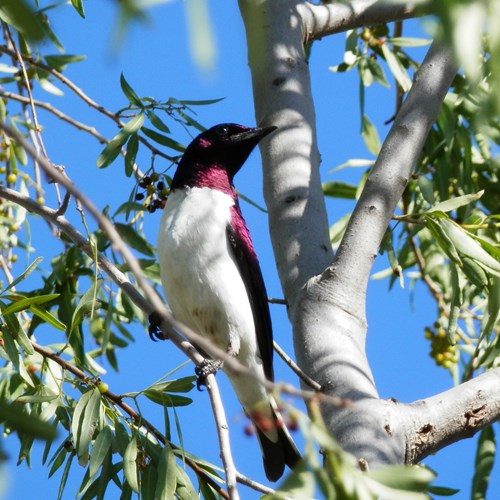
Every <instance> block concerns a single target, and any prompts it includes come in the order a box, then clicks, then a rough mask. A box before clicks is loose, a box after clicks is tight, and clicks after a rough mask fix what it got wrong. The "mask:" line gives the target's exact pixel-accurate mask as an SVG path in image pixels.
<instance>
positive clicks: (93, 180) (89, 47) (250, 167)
mask: <svg viewBox="0 0 500 500" xmlns="http://www.w3.org/2000/svg"><path fill="white" fill-rule="evenodd" d="M40 3H41V4H43V5H45V4H47V3H48V2H40ZM183 6H184V4H183V2H180V1H173V2H171V3H169V4H166V5H162V6H159V7H156V8H155V9H153V10H152V11H151V19H150V22H149V23H146V24H141V25H134V26H132V27H131V29H130V30H129V31H128V33H127V36H126V38H125V42H124V43H123V45H122V46H121V47H120V48H119V50H118V51H116V52H113V50H112V48H111V47H112V30H113V26H114V22H115V21H116V12H115V9H114V3H113V2H95V1H94V2H92V1H89V2H85V9H86V14H87V19H86V20H82V19H80V18H79V17H78V16H77V14H76V13H75V12H74V10H73V9H72V8H71V7H70V6H68V7H65V8H58V9H55V10H54V11H51V13H50V14H51V16H52V17H51V19H52V21H53V28H54V30H55V32H56V33H57V34H58V36H59V37H60V39H61V41H62V43H63V45H64V46H65V47H66V51H67V52H68V53H70V54H86V55H87V59H86V60H85V61H84V62H80V63H78V64H75V65H72V66H71V67H70V69H69V71H68V73H67V74H68V76H69V77H70V78H71V79H72V80H73V81H74V82H75V83H76V84H77V85H78V86H79V87H81V88H82V89H84V90H85V92H86V93H87V94H88V95H90V96H91V97H92V98H93V99H94V100H96V101H97V102H98V103H100V104H102V105H103V106H105V107H106V108H108V109H110V110H113V111H115V110H118V109H120V108H122V107H124V106H125V105H126V100H125V98H124V96H123V95H122V93H121V90H120V85H119V76H120V73H121V72H123V73H124V74H125V76H126V78H127V79H128V81H129V82H130V84H131V85H132V86H133V87H134V89H135V90H136V92H137V93H138V94H139V95H141V96H144V95H149V96H153V97H155V98H157V99H159V100H163V99H167V98H168V97H176V98H178V99H213V98H219V97H224V100H223V101H222V102H220V103H218V104H216V105H213V106H204V107H200V108H198V109H197V111H198V118H199V121H200V122H201V123H202V124H204V125H205V126H207V127H208V126H211V125H213V124H216V123H220V122H237V123H241V124H244V125H253V124H254V123H255V118H254V114H253V104H252V92H251V83H250V74H249V70H248V66H247V54H246V46H245V35H244V29H243V25H242V22H241V19H240V17H239V13H238V9H237V2H216V1H213V0H211V1H209V7H210V13H211V17H212V21H213V28H214V35H215V39H216V44H217V64H216V68H215V70H214V71H213V72H212V73H210V74H207V73H203V72H202V71H200V70H199V68H197V67H196V65H195V64H194V63H193V62H192V58H191V55H190V53H189V49H188V35H187V32H186V25H185V14H184V7H183ZM418 26H419V25H418V23H416V22H413V23H409V27H408V28H405V29H408V30H409V32H411V33H413V34H415V33H416V32H418V30H419V28H418ZM343 46H344V35H342V34H341V35H337V36H335V37H333V38H329V39H324V40H323V41H320V42H317V43H315V44H314V47H313V52H312V57H311V61H310V68H311V74H312V87H313V92H314V98H315V103H316V112H317V119H318V137H319V147H320V151H321V156H322V166H321V173H322V178H323V180H333V179H336V180H347V181H351V182H353V181H355V180H356V179H357V178H358V176H359V172H358V171H356V170H350V169H347V170H343V171H341V172H338V173H335V174H332V173H330V171H331V169H332V168H334V167H335V166H338V165H340V164H342V163H344V162H345V161H347V160H348V159H350V158H372V156H371V155H370V153H369V152H368V151H367V150H366V148H365V146H364V144H363V141H362V139H361V138H360V136H359V128H360V118H359V98H358V80H357V76H356V75H355V74H336V73H332V72H331V71H329V70H328V67H329V66H332V65H335V64H338V63H340V62H341V60H342V54H343ZM55 52H56V50H55V48H54V53H55ZM413 53H414V54H415V57H418V54H420V53H421V52H417V51H414V52H413ZM391 81H392V79H391ZM64 91H65V96H64V97H58V98H54V97H52V96H50V95H48V94H46V93H45V92H44V91H42V90H41V89H39V88H37V89H36V90H35V95H36V97H37V98H39V99H40V100H44V101H48V100H51V101H53V102H54V104H55V105H56V107H59V108H60V109H62V110H63V111H65V112H66V113H68V114H70V115H71V116H74V117H75V118H77V119H79V120H80V121H82V122H85V123H87V124H95V125H96V127H97V128H98V129H99V131H100V132H101V133H103V134H104V135H105V136H107V137H112V136H113V135H115V134H116V132H117V130H116V128H115V126H114V125H113V124H112V123H111V122H109V121H106V120H105V119H103V118H102V117H101V116H100V115H98V114H97V113H96V112H95V111H94V110H92V109H90V108H89V107H88V106H86V105H85V104H83V103H81V102H79V101H78V100H77V99H75V98H74V97H73V96H72V95H71V93H70V92H69V91H67V90H66V89H64ZM366 110H367V114H368V115H369V117H370V118H371V119H372V121H374V122H375V123H376V124H377V126H379V133H380V134H381V136H383V135H385V133H387V131H388V127H387V126H384V125H383V122H384V121H386V120H387V119H389V118H390V117H391V116H392V115H393V111H394V97H393V94H392V93H391V92H390V91H387V90H385V89H382V88H373V89H370V90H369V92H368V94H367V101H366ZM39 118H40V121H41V123H42V125H43V126H44V137H45V141H46V146H47V149H48V153H49V156H50V158H51V160H52V161H53V162H54V163H55V164H61V165H64V166H65V167H66V169H67V172H68V175H69V176H70V177H71V178H72V179H73V181H74V182H75V183H76V184H77V186H79V188H80V189H81V190H83V191H84V192H85V193H86V194H87V195H89V196H90V197H91V199H92V200H93V201H94V202H95V203H96V204H97V205H98V206H99V207H101V208H104V207H105V206H106V205H107V204H109V205H110V206H111V207H114V208H116V207H117V206H118V205H119V204H120V203H121V202H123V201H125V200H126V199H127V198H128V196H129V193H130V191H131V190H132V188H133V184H132V183H133V181H132V179H126V178H125V177H124V176H123V174H122V172H123V164H122V162H121V161H120V160H118V161H117V162H116V164H113V165H112V166H110V167H109V168H108V169H107V170H105V171H98V170H97V169H96V166H95V161H96V158H97V156H98V155H99V152H100V150H101V149H102V146H100V145H99V144H98V143H97V141H96V140H95V139H93V138H92V137H90V136H87V135H86V134H84V133H83V132H78V131H75V130H73V129H71V128H69V127H68V126H66V125H63V124H61V122H59V121H57V119H55V118H54V117H52V116H50V115H48V114H46V113H43V112H40V115H39ZM172 128H173V130H174V131H176V132H178V134H177V135H176V136H175V137H176V138H177V139H182V140H183V142H184V143H187V142H189V140H190V138H189V137H188V136H187V134H186V133H185V132H184V131H183V130H182V129H180V128H179V127H175V126H174V127H172ZM141 161H142V162H143V165H144V167H143V169H144V170H145V169H146V168H147V165H148V164H149V157H148V155H147V154H143V156H142V157H141ZM259 161H260V158H259V154H258V152H255V153H253V154H252V156H251V158H250V159H249V161H248V162H247V164H246V166H245V167H244V169H243V170H242V171H241V172H240V173H239V174H238V176H237V178H236V186H237V188H238V189H239V190H240V191H241V192H243V193H244V194H245V195H247V196H249V197H251V198H252V199H253V200H254V201H256V202H257V203H259V204H261V205H262V204H263V199H262V192H261V181H262V178H261V172H260V166H259ZM160 165H161V160H160V161H158V163H157V168H159V167H160ZM166 166H167V165H165V167H166ZM47 200H48V202H49V204H50V203H52V204H53V203H55V200H54V198H53V196H52V195H51V194H50V193H48V194H47ZM327 204H328V209H329V218H330V223H333V222H334V221H335V220H337V219H338V218H339V217H340V216H342V215H344V214H345V213H346V212H347V211H349V210H350V208H351V206H352V205H351V204H350V203H347V202H337V201H335V202H333V201H331V200H328V201H327ZM242 208H243V212H244V216H245V217H246V219H247V222H248V225H249V227H250V231H251V233H252V236H253V239H254V243H255V246H256V250H257V253H258V255H259V258H260V260H261V265H262V268H263V273H264V277H265V280H266V284H267V288H268V292H269V295H270V296H272V297H281V291H280V286H279V282H278V279H277V273H276V270H275V267H274V258H273V256H272V252H271V245H270V242H269V234H268V230H267V225H266V218H265V214H263V213H262V212H260V211H258V210H257V209H255V208H254V207H252V206H251V205H249V204H246V203H243V205H242ZM71 211H73V212H72V217H73V219H76V218H75V217H74V215H75V212H74V206H72V207H71V208H70V212H71ZM159 217H160V214H159V213H155V214H152V215H148V216H147V217H146V221H145V231H146V234H147V235H148V238H149V239H150V241H151V242H152V243H153V244H155V243H156V227H157V224H158V222H159ZM34 229H35V230H34V234H33V236H32V240H33V241H32V245H33V246H34V247H35V248H36V250H37V253H36V254H37V255H38V254H40V255H43V256H44V257H45V262H46V263H48V262H50V259H51V258H52V256H53V255H55V254H57V253H58V252H59V251H60V250H61V246H60V245H59V244H58V243H56V242H54V241H53V239H52V238H51V237H50V234H49V232H48V230H47V228H46V226H44V225H43V224H38V225H34ZM20 260H21V261H23V259H20ZM23 264H25V263H24V262H20V264H19V267H18V268H17V269H16V270H15V273H14V274H16V272H17V273H19V272H21V270H22V268H23ZM46 265H47V264H46ZM386 266H387V262H386V259H385V257H381V258H379V259H378V261H377V264H376V270H380V269H383V268H385V267H386ZM42 267H43V265H42ZM33 279H38V280H39V279H40V277H38V278H37V277H36V276H35V277H33ZM409 285H410V282H409V280H407V287H406V288H405V289H404V290H401V289H400V288H399V287H397V286H395V287H394V289H393V290H392V291H391V292H389V291H388V283H387V282H386V281H371V282H370V285H369V293H368V306H367V307H368V311H367V313H368V321H369V332H368V340H367V343H368V356H369V360H370V362H371V365H372V369H373V372H374V375H375V379H376V382H377V384H378V388H379V391H380V394H381V396H382V397H384V398H387V397H395V398H396V399H398V400H401V401H403V402H411V401H414V400H416V399H420V398H424V397H426V396H430V395H433V394H435V393H437V392H440V391H444V390H446V389H448V388H450V387H451V386H452V379H451V377H450V376H449V375H448V373H447V372H446V371H445V370H444V369H442V368H437V367H436V366H435V363H434V361H433V360H432V359H431V358H430V357H429V355H428V352H429V345H428V342H427V341H426V340H425V339H424V327H425V326H427V325H430V324H432V322H433V320H434V315H435V310H434V307H435V306H434V304H433V302H432V301H431V300H430V298H429V297H428V295H427V293H426V291H425V290H424V288H423V286H421V285H417V287H416V289H415V290H412V289H411V287H410V286H409ZM271 308H272V309H271V312H272V316H273V323H274V331H275V337H276V340H277V341H278V342H279V343H280V344H281V345H282V346H283V347H285V349H286V350H287V351H288V352H293V351H292V347H291V338H290V335H291V332H290V326H289V324H288V322H287V319H286V314H285V311H284V308H283V306H278V305H273V306H271ZM134 334H135V337H136V342H135V344H133V345H132V346H131V347H130V348H128V349H126V350H125V351H124V352H123V355H121V354H120V358H119V363H120V372H119V373H118V374H116V373H115V372H114V371H113V370H112V369H111V367H109V366H107V365H106V363H105V362H104V366H105V367H106V368H108V373H107V374H106V375H105V376H104V377H103V378H104V379H105V381H106V382H107V383H109V386H110V390H112V391H113V392H115V393H124V392H130V391H137V390H141V389H144V388H145V387H147V386H149V385H150V384H152V383H153V382H155V381H156V380H157V379H159V378H160V377H162V376H163V375H164V374H165V373H167V372H168V371H170V370H171V369H172V368H173V367H175V366H178V365H179V364H181V363H182V362H183V361H184V359H183V356H182V355H181V354H180V353H178V352H177V350H176V349H175V347H174V346H172V345H171V344H169V343H168V342H165V343H153V342H151V341H150V340H149V338H148V336H147V333H146V332H145V331H144V330H143V329H142V328H140V327H136V328H135V329H134ZM54 335H55V334H54V332H53V331H51V330H50V329H45V330H41V331H40V333H39V334H38V336H37V340H38V342H39V343H40V344H49V343H52V342H54V341H56V340H57V339H56V340H55V337H54ZM276 367H277V369H276V372H277V373H276V378H277V380H286V381H291V382H294V383H296V380H295V377H294V376H293V374H291V373H290V371H289V370H288V369H287V368H285V367H284V366H283V364H282V363H281V362H280V361H279V360H277V361H276ZM180 373H181V374H182V376H186V375H189V374H192V373H193V367H192V365H191V364H189V365H188V366H187V367H185V368H183V369H182V371H181V372H180ZM217 379H218V382H219V384H220V386H221V390H222V396H223V399H224V402H225V404H226V411H227V418H228V420H229V423H230V432H231V440H232V444H233V452H234V455H235V460H236V464H237V466H238V468H239V470H240V471H241V472H242V473H243V474H245V475H248V476H250V477H253V478H255V479H257V480H260V481H262V482H264V483H265V482H266V481H265V477H264V474H263V470H262V464H261V459H260V452H259V449H258V445H257V441H256V440H255V439H251V438H247V437H246V436H245V435H244V433H243V428H244V426H245V424H246V423H247V422H246V419H245V418H244V416H243V414H242V412H241V409H240V406H239V404H238V402H237V401H236V399H235V397H234V395H233V394H232V391H231V388H230V386H229V384H228V383H227V380H226V379H225V377H224V375H223V374H219V375H218V376H217ZM191 396H192V397H193V399H194V403H193V404H192V405H191V406H189V407H186V408H180V409H178V415H179V417H180V419H181V420H182V427H183V429H184V432H183V441H184V446H185V447H186V449H187V450H188V451H189V452H191V453H194V454H197V455H200V456H202V457H203V458H205V459H207V460H211V461H213V462H215V463H217V464H219V458H218V455H219V453H218V449H217V441H216V435H215V431H214V425H213V417H212V413H211V410H210V405H209V401H208V396H207V393H206V392H200V393H198V392H192V393H191ZM141 409H142V410H143V412H144V413H145V414H146V415H147V417H148V418H149V419H150V420H152V421H153V422H155V423H156V424H157V425H158V426H159V427H160V428H162V422H163V414H162V410H161V408H160V407H159V406H156V405H152V404H151V405H149V406H148V405H145V406H144V407H142V408H141ZM496 430H497V432H498V430H499V427H498V425H496ZM296 438H297V441H298V443H299V445H300V444H301V443H300V437H299V436H296ZM4 444H5V445H6V451H7V452H8V453H9V455H10V460H9V461H8V462H7V463H6V465H5V466H4V467H5V470H4V472H5V474H4V476H5V478H6V480H7V489H6V494H5V498H6V499H9V500H10V499H14V498H16V499H22V498H32V497H33V496H37V497H39V498H44V499H45V498H55V497H56V495H57V491H58V488H59V480H60V477H61V473H62V469H60V470H59V471H58V472H57V473H56V474H55V476H54V477H52V478H51V479H47V475H48V469H47V468H46V467H43V468H42V467H41V465H40V464H41V452H42V451H41V450H43V446H35V447H34V451H33V455H32V468H31V470H29V469H28V468H27V467H26V465H25V464H22V465H21V466H20V467H16V465H15V463H16V461H17V450H18V443H17V439H16V438H15V437H12V438H9V439H7V440H5V441H4ZM55 448H56V447H55V446H54V449H55ZM474 453H475V440H467V441H465V442H462V443H459V444H456V445H453V446H451V447H449V448H447V449H446V450H443V451H442V452H440V453H439V454H438V455H437V456H435V457H430V458H429V459H427V460H426V461H425V463H426V464H428V465H429V466H431V467H432V468H434V469H435V470H436V471H437V472H438V473H439V477H438V479H437V480H436V484H437V485H441V486H448V487H453V488H460V489H461V492H460V493H459V494H458V495H456V496H455V498H459V499H463V498H469V496H470V490H469V487H470V482H471V477H472V471H473V467H472V465H473V462H474ZM495 473H496V476H497V477H495ZM499 473H500V468H499V467H498V465H497V467H496V468H495V471H494V473H493V477H494V479H493V481H492V483H491V487H490V495H489V498H499V497H500V480H499V478H498V476H499V475H500V474H499ZM82 474H83V470H82V469H81V468H80V467H79V466H78V465H76V463H75V464H74V466H73V471H72V476H71V479H70V480H69V481H68V484H67V487H66V493H65V495H64V498H73V497H74V496H75V492H76V490H77V488H78V485H79V482H80V481H81V477H82ZM241 494H242V497H243V498H248V499H251V498H256V494H255V492H252V491H249V490H245V489H244V488H242V490H241ZM118 497H119V494H118V492H117V490H116V489H115V490H114V492H113V490H110V491H109V494H108V498H118Z"/></svg>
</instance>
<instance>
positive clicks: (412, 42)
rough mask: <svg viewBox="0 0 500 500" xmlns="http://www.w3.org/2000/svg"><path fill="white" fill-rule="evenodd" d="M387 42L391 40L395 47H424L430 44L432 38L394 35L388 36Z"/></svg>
mask: <svg viewBox="0 0 500 500" xmlns="http://www.w3.org/2000/svg"><path fill="white" fill-rule="evenodd" d="M386 42H389V43H390V44H392V45H394V46H395V47H424V46H426V45H430V43H431V42H432V40H429V39H428V38H411V37H394V38H387V40H386Z"/></svg>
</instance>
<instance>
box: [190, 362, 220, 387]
mask: <svg viewBox="0 0 500 500" xmlns="http://www.w3.org/2000/svg"><path fill="white" fill-rule="evenodd" d="M221 368H222V361H219V360H214V359H205V360H204V361H203V362H202V363H200V364H199V365H198V366H197V367H196V368H195V369H194V372H195V373H196V376H197V377H198V379H197V380H196V388H197V389H198V390H199V391H201V387H202V386H203V385H205V386H206V385H207V377H208V376H209V375H211V374H212V373H213V374H215V373H217V370H220V369H221Z"/></svg>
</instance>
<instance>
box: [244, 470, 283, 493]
mask: <svg viewBox="0 0 500 500" xmlns="http://www.w3.org/2000/svg"><path fill="white" fill-rule="evenodd" d="M236 478H237V479H238V483H240V484H244V485H245V486H248V487H249V488H252V489H254V490H255V491H260V492H261V493H264V494H265V495H272V494H274V493H276V491H275V490H273V489H272V488H269V487H268V486H264V485H263V484H261V483H258V482H257V481H254V480H253V479H250V478H249V477H247V476H244V475H243V474H240V473H239V472H237V473H236Z"/></svg>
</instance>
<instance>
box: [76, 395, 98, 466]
mask: <svg viewBox="0 0 500 500" xmlns="http://www.w3.org/2000/svg"><path fill="white" fill-rule="evenodd" d="M100 408H101V393H100V392H99V389H97V388H96V387H94V388H92V389H89V390H88V391H87V392H84V393H83V394H82V396H81V398H80V400H79V401H78V403H77V404H76V407H75V411H74V413H73V419H72V421H71V432H72V434H73V440H74V442H75V450H76V454H77V456H78V462H79V463H80V465H82V466H84V465H86V464H87V462H88V459H89V451H88V450H89V444H90V441H91V440H92V437H93V435H94V431H95V428H96V425H97V423H98V421H99V415H100Z"/></svg>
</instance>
